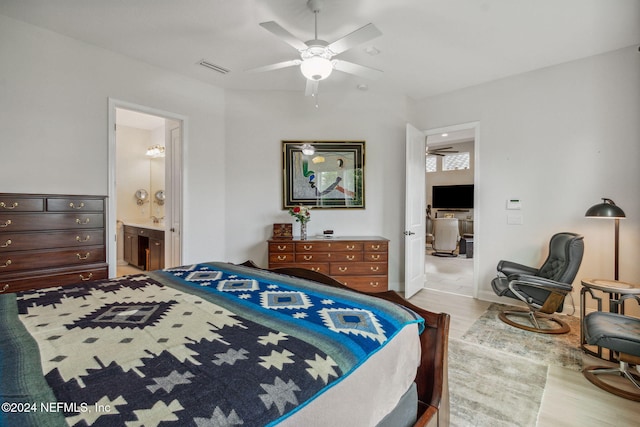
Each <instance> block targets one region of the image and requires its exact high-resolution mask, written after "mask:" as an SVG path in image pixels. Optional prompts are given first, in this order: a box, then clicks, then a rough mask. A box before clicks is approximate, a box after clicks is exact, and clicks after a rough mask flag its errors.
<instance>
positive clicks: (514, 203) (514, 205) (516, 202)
mask: <svg viewBox="0 0 640 427" xmlns="http://www.w3.org/2000/svg"><path fill="white" fill-rule="evenodd" d="M507 209H511V210H519V209H522V202H521V201H520V199H508V200H507Z"/></svg>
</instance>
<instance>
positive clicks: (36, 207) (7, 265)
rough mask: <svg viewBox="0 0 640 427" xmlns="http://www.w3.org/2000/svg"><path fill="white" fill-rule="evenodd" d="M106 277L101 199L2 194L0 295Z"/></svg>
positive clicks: (103, 214) (0, 195)
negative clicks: (0, 293) (1, 293)
mask: <svg viewBox="0 0 640 427" xmlns="http://www.w3.org/2000/svg"><path fill="white" fill-rule="evenodd" d="M108 275H109V272H108V266H107V262H106V247H105V197H103V196H77V195H57V194H10V193H0V292H17V291H23V290H29V289H38V288H45V287H50V286H63V285H68V284H72V283H78V282H82V281H88V280H97V279H106V278H107V277H108Z"/></svg>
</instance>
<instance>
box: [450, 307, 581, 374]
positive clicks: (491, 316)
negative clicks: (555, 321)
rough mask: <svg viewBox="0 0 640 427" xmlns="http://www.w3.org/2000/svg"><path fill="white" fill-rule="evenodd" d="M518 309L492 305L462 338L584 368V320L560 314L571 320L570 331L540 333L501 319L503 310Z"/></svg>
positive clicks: (542, 360)
mask: <svg viewBox="0 0 640 427" xmlns="http://www.w3.org/2000/svg"><path fill="white" fill-rule="evenodd" d="M508 309H517V307H511V306H507V305H503V304H495V303H494V304H491V305H490V306H489V308H488V309H487V311H486V312H485V313H484V314H483V315H482V316H480V318H478V320H476V321H475V323H474V324H473V325H472V326H471V328H469V330H468V331H467V332H465V334H464V335H463V336H462V340H464V341H465V342H468V343H474V344H478V345H481V346H483V347H489V348H492V349H495V350H500V351H503V352H505V353H510V354H513V355H517V356H521V357H524V358H526V359H529V360H530V361H532V362H536V363H541V364H544V365H554V366H561V367H564V368H568V369H572V370H575V371H580V370H581V369H582V351H581V350H580V319H578V318H576V317H573V316H566V315H558V317H559V318H561V320H563V321H565V322H567V323H568V324H569V326H570V327H571V331H570V332H569V333H567V334H559V335H553V334H539V333H535V332H530V331H525V330H522V329H518V328H514V327H513V326H509V325H507V324H506V323H504V322H502V321H501V320H500V319H498V314H499V313H500V311H502V310H508Z"/></svg>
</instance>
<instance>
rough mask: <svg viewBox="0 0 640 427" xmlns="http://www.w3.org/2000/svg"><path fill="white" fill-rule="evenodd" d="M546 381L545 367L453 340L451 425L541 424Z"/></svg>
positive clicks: (451, 343)
mask: <svg viewBox="0 0 640 427" xmlns="http://www.w3.org/2000/svg"><path fill="white" fill-rule="evenodd" d="M546 379H547V366H545V365H544V364H540V363H535V362H532V361H531V360H529V359H526V358H523V357H519V356H515V355H513V354H509V353H505V352H502V351H487V349H486V348H485V347H483V346H481V345H478V344H473V343H469V342H466V341H462V340H457V339H450V340H449V399H450V402H451V426H452V427H468V426H487V427H501V426H504V427H513V426H533V425H536V420H537V417H538V411H539V410H540V403H541V401H542V394H543V392H544V387H545V384H546Z"/></svg>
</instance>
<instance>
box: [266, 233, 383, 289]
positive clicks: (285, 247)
mask: <svg viewBox="0 0 640 427" xmlns="http://www.w3.org/2000/svg"><path fill="white" fill-rule="evenodd" d="M268 243H269V268H281V267H300V268H306V269H309V270H313V271H318V272H320V273H324V274H327V275H329V276H331V277H333V278H334V279H336V280H338V281H339V282H341V283H343V284H344V285H346V286H349V287H350V288H353V289H357V290H359V291H364V292H384V291H387V290H388V287H389V276H388V264H389V240H388V239H385V238H384V237H379V236H365V237H361V236H360V237H332V238H309V239H305V240H301V239H296V238H294V239H270V240H269V241H268Z"/></svg>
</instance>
